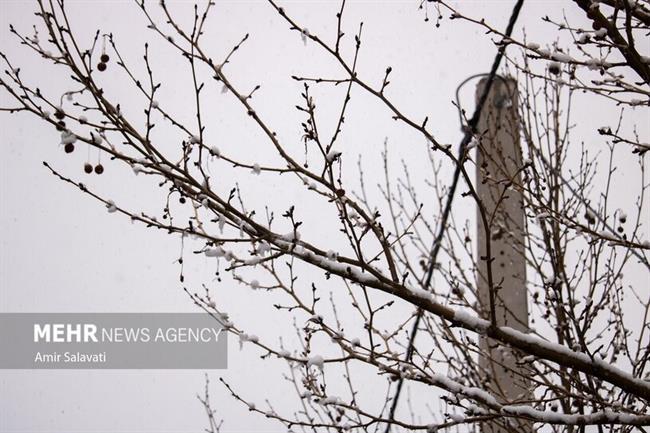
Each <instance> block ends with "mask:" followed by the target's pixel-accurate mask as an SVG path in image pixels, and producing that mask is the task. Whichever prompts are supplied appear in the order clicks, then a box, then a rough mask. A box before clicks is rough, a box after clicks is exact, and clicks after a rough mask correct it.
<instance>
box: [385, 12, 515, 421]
mask: <svg viewBox="0 0 650 433" xmlns="http://www.w3.org/2000/svg"><path fill="white" fill-rule="evenodd" d="M523 4H524V0H517V3H516V4H515V6H514V7H513V9H512V13H511V14H510V20H509V21H508V27H507V28H506V32H505V37H504V38H503V40H502V43H501V46H500V47H499V51H498V52H497V55H496V57H495V58H494V61H493V62H492V68H491V69H490V73H489V75H488V78H487V80H486V83H485V87H484V88H483V93H482V94H481V97H480V98H479V100H478V103H477V104H476V108H475V109H474V114H473V115H472V117H471V119H470V120H469V122H468V124H467V128H465V135H464V136H463V139H462V141H461V142H460V145H459V146H458V164H456V168H455V170H454V177H453V180H452V182H451V186H450V188H449V194H447V202H446V203H445V208H444V209H443V212H442V218H441V220H440V227H439V228H438V233H437V234H436V237H435V239H434V241H433V245H432V247H431V255H430V259H429V266H428V268H427V273H426V276H425V279H424V284H423V285H424V287H425V290H428V289H429V287H430V285H431V279H432V277H433V270H434V267H435V263H436V260H437V257H438V253H439V252H440V245H441V244H442V237H443V236H444V233H445V231H446V229H447V222H448V220H449V215H450V214H451V205H452V203H453V201H454V197H455V194H456V187H457V186H458V180H459V179H460V171H461V164H462V161H463V155H464V154H465V151H466V149H467V145H468V144H469V142H470V140H471V138H472V136H473V135H474V133H475V132H476V126H477V125H478V121H479V119H480V117H481V112H482V111H483V106H484V105H485V101H486V100H487V97H488V94H489V93H490V90H491V89H492V83H493V82H494V79H495V77H498V78H499V79H501V80H503V77H501V76H498V75H497V70H498V69H499V65H500V64H501V60H502V59H503V55H504V53H505V49H506V45H507V44H506V43H505V40H506V39H508V38H510V35H511V34H512V30H513V28H514V26H515V23H516V22H517V18H518V17H519V12H520V11H521V7H522V6H523ZM472 78H476V76H472V77H469V78H468V79H466V80H465V81H463V83H461V84H460V86H459V88H458V89H456V97H457V98H458V90H459V89H460V87H461V86H463V85H464V84H465V83H466V82H467V81H469V80H470V79H472ZM423 313H424V311H423V310H422V309H421V308H418V309H417V313H416V316H415V321H414V322H413V327H412V329H411V334H410V336H409V344H408V347H407V349H406V356H405V361H406V362H409V361H411V358H412V357H413V351H414V344H415V337H416V336H417V332H418V328H419V326H420V321H421V319H422V315H423ZM403 385H404V379H403V378H402V377H400V378H399V379H398V382H397V389H396V390H395V396H394V397H393V402H392V405H391V408H390V412H389V415H388V421H387V423H386V429H385V431H384V432H385V433H389V432H390V428H391V422H392V421H393V420H394V419H395V411H396V410H397V404H398V402H399V397H400V394H401V393H402V387H403Z"/></svg>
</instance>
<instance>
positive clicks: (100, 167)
mask: <svg viewBox="0 0 650 433" xmlns="http://www.w3.org/2000/svg"><path fill="white" fill-rule="evenodd" d="M103 172H104V166H103V165H101V164H97V165H96V166H95V173H97V174H102V173H103Z"/></svg>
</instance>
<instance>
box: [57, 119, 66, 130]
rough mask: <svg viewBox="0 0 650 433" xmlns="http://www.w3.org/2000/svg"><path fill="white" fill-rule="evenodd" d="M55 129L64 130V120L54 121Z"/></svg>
mask: <svg viewBox="0 0 650 433" xmlns="http://www.w3.org/2000/svg"><path fill="white" fill-rule="evenodd" d="M56 130H57V131H63V130H65V122H64V121H63V120H59V121H58V122H56Z"/></svg>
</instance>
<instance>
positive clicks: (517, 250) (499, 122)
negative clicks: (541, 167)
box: [476, 76, 532, 433]
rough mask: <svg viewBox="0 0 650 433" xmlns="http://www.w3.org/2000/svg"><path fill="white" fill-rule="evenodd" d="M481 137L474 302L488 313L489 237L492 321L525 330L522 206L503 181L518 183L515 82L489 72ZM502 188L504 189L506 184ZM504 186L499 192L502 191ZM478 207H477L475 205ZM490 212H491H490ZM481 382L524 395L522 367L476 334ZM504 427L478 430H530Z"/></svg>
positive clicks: (505, 393)
mask: <svg viewBox="0 0 650 433" xmlns="http://www.w3.org/2000/svg"><path fill="white" fill-rule="evenodd" d="M485 83H486V80H485V79H483V80H481V82H480V83H479V85H478V88H477V91H476V95H477V96H476V98H477V100H478V98H479V97H480V95H481V94H482V93H483V89H484V87H485ZM477 131H478V136H479V137H481V139H480V145H479V146H478V151H477V173H476V175H477V182H476V183H477V191H478V195H479V198H480V200H481V201H482V203H483V205H484V207H485V209H486V212H487V218H488V220H489V219H490V218H492V222H491V223H490V226H489V227H488V230H487V231H486V230H485V227H484V225H483V223H482V219H481V216H480V214H479V215H478V220H477V225H478V257H477V259H478V263H479V277H478V281H477V286H478V293H479V302H480V304H481V309H482V311H483V315H484V318H486V319H490V301H489V297H490V296H489V294H490V292H489V290H490V289H489V285H488V280H487V269H488V261H487V260H486V256H487V241H488V237H489V241H490V243H491V256H492V257H491V259H492V277H493V285H494V288H495V289H496V291H495V295H496V296H495V299H496V302H495V311H496V322H497V325H499V326H503V325H505V326H509V327H511V328H514V329H517V330H520V331H527V330H528V303H527V296H526V262H525V259H524V251H525V249H524V239H525V238H524V210H523V197H522V194H521V193H520V192H519V191H517V190H516V189H514V188H509V187H508V186H509V185H510V184H511V183H512V181H514V183H516V184H520V176H519V174H517V172H518V170H520V169H521V167H522V161H521V147H520V145H519V120H518V113H517V83H516V82H515V81H514V80H512V79H510V78H506V79H504V78H501V77H498V76H497V77H495V80H494V82H493V83H492V88H491V89H490V93H489V95H488V98H487V100H486V102H485V105H484V107H483V111H482V113H481V118H480V120H479V124H478V128H477ZM506 188H507V190H506ZM504 190H506V191H505V193H504ZM479 213H480V211H479ZM492 214H494V215H492ZM479 343H480V344H479V346H480V348H481V353H482V354H481V357H480V359H479V366H480V368H481V371H482V374H483V378H484V386H485V387H486V389H488V390H489V391H490V392H491V393H493V395H495V396H496V397H497V398H498V399H500V400H501V401H502V402H503V403H516V402H518V401H522V402H523V401H525V400H527V399H528V398H529V396H530V391H529V387H528V381H527V380H526V371H525V369H523V368H521V367H519V366H518V365H517V363H516V359H515V357H514V356H513V353H512V351H511V350H510V349H509V348H507V347H504V346H499V345H497V344H496V343H495V342H494V341H493V340H491V339H488V338H482V339H481V341H480V342H479ZM506 427H509V428H504V427H502V426H500V425H499V424H497V423H496V422H491V423H484V424H483V425H482V431H483V432H484V433H502V432H504V433H505V432H512V431H513V430H514V431H519V432H530V431H532V424H530V423H528V422H517V421H515V422H514V423H512V424H511V425H510V426H506Z"/></svg>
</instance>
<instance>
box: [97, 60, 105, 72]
mask: <svg viewBox="0 0 650 433" xmlns="http://www.w3.org/2000/svg"><path fill="white" fill-rule="evenodd" d="M97 69H98V70H99V71H100V72H101V71H105V70H106V63H104V62H100V63H98V64H97Z"/></svg>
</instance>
